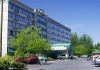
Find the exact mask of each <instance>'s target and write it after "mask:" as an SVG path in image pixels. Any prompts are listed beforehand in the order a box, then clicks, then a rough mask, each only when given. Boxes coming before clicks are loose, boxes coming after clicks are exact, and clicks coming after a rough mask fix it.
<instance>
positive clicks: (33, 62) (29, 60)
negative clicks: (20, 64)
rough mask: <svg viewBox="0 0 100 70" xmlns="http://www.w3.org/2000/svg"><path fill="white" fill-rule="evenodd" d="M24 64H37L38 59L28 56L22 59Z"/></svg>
mask: <svg viewBox="0 0 100 70" xmlns="http://www.w3.org/2000/svg"><path fill="white" fill-rule="evenodd" d="M24 60H25V62H27V63H28V64H37V63H39V59H38V57H37V56H30V57H27V58H25V59H24Z"/></svg>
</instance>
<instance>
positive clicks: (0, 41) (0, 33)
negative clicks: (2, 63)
mask: <svg viewBox="0 0 100 70" xmlns="http://www.w3.org/2000/svg"><path fill="white" fill-rule="evenodd" d="M2 25H3V0H1V24H0V56H2Z"/></svg>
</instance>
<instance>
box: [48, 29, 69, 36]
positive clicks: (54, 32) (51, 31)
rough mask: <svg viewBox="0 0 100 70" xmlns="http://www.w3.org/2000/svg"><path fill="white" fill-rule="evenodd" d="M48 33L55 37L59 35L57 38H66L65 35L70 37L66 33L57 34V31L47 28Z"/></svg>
mask: <svg viewBox="0 0 100 70" xmlns="http://www.w3.org/2000/svg"><path fill="white" fill-rule="evenodd" d="M47 31H48V33H51V34H52V33H53V34H55V35H59V36H67V35H70V34H68V32H67V33H62V32H59V31H57V30H53V29H50V28H48V30H47Z"/></svg>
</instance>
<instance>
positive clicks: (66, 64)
mask: <svg viewBox="0 0 100 70" xmlns="http://www.w3.org/2000/svg"><path fill="white" fill-rule="evenodd" d="M27 68H28V70H100V67H99V66H95V65H93V64H92V62H91V61H87V60H86V58H78V59H75V60H56V61H55V62H46V63H44V65H28V66H27Z"/></svg>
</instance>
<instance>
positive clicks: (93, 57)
mask: <svg viewBox="0 0 100 70" xmlns="http://www.w3.org/2000/svg"><path fill="white" fill-rule="evenodd" d="M98 57H99V55H93V56H92V59H91V61H92V63H94V60H95V59H96V58H98Z"/></svg>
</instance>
